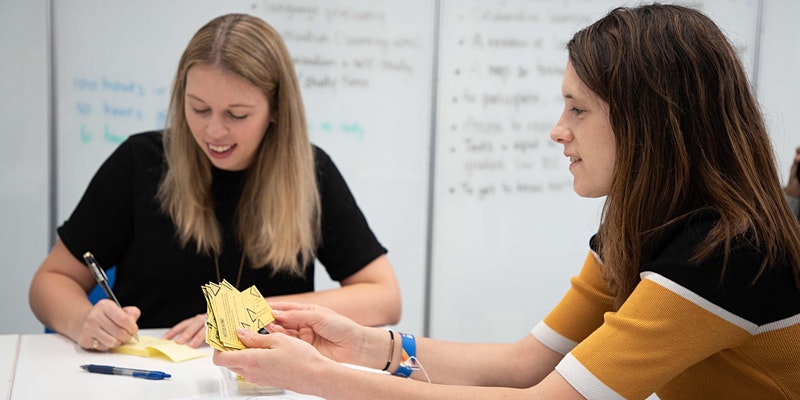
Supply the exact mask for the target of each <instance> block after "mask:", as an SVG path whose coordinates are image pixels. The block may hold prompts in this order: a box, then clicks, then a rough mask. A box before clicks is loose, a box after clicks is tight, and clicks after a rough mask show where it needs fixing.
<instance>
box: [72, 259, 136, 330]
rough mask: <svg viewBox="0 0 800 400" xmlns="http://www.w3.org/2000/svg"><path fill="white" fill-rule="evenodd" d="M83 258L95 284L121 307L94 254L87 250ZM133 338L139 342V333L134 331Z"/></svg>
mask: <svg viewBox="0 0 800 400" xmlns="http://www.w3.org/2000/svg"><path fill="white" fill-rule="evenodd" d="M83 260H84V261H86V265H87V266H88V267H89V271H92V275H94V279H95V280H96V281H97V284H98V285H100V287H102V288H103V291H104V292H106V296H108V298H109V299H111V300H114V303H117V306H119V308H122V304H119V300H117V296H115V295H114V292H112V291H111V287H109V286H108V277H107V276H106V273H105V272H104V271H103V269H102V268H100V264H98V263H97V260H95V258H94V255H93V254H92V253H91V252H89V251H87V252H86V253H84V254H83ZM133 338H134V339H136V342H137V343H138V342H139V335H138V334H136V333H134V334H133Z"/></svg>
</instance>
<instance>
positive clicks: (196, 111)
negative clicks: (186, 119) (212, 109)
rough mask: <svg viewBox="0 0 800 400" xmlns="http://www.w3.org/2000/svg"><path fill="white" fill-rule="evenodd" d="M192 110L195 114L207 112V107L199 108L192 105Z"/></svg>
mask: <svg viewBox="0 0 800 400" xmlns="http://www.w3.org/2000/svg"><path fill="white" fill-rule="evenodd" d="M192 111H194V113H195V114H205V113H207V112H208V109H207V108H204V109H199V108H194V107H192Z"/></svg>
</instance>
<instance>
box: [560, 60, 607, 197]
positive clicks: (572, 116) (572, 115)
mask: <svg viewBox="0 0 800 400" xmlns="http://www.w3.org/2000/svg"><path fill="white" fill-rule="evenodd" d="M561 93H562V95H563V96H564V111H563V112H562V113H561V118H559V119H558V122H557V123H556V126H555V127H554V128H553V130H552V131H551V132H550V139H552V140H553V141H554V142H557V143H560V144H563V145H564V155H565V156H567V157H568V158H569V161H570V163H569V171H570V172H571V173H572V176H573V178H574V180H573V183H572V186H573V188H574V189H575V193H577V194H578V195H579V196H582V197H602V196H605V195H607V194H608V191H609V190H610V189H611V181H612V179H613V174H614V164H615V163H616V159H617V154H616V145H615V139H614V132H612V131H611V124H610V123H609V119H608V103H606V102H605V101H603V100H601V99H600V98H599V97H598V96H597V95H596V94H595V93H594V92H592V91H591V90H590V89H589V88H588V87H587V86H586V85H585V84H584V83H583V82H582V81H581V80H580V79H579V78H578V75H577V73H575V69H574V68H573V67H572V63H567V68H566V71H565V73H564V80H563V81H562V83H561Z"/></svg>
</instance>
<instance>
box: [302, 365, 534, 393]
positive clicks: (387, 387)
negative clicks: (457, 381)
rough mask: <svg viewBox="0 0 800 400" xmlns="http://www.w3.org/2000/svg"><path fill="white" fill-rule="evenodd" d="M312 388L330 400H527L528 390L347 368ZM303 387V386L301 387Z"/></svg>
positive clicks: (334, 370) (336, 369)
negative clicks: (447, 382) (436, 381)
mask: <svg viewBox="0 0 800 400" xmlns="http://www.w3.org/2000/svg"><path fill="white" fill-rule="evenodd" d="M303 389H308V390H309V392H310V393H313V394H316V395H318V396H321V397H323V398H325V399H328V400H338V399H342V400H373V399H384V400H394V399H397V400H405V399H415V400H428V399H430V400H442V399H459V400H469V399H525V398H533V397H530V396H529V393H526V390H520V389H510V388H499V387H467V386H448V385H439V384H430V383H426V382H419V381H413V380H407V379H403V378H398V377H394V376H386V375H380V374H375V373H371V372H365V371H358V370H353V369H350V368H346V367H341V366H336V367H331V369H330V370H329V371H328V373H326V374H325V377H324V378H323V379H320V380H316V381H315V382H314V384H313V387H309V388H303ZM301 390H302V389H301Z"/></svg>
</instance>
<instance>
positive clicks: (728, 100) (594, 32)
mask: <svg viewBox="0 0 800 400" xmlns="http://www.w3.org/2000/svg"><path fill="white" fill-rule="evenodd" d="M567 49H568V51H569V59H570V61H571V63H572V65H573V66H574V68H575V71H576V72H577V75H578V77H579V78H580V79H581V80H582V81H583V82H584V83H585V84H586V85H587V86H588V87H589V88H590V89H591V90H592V91H594V92H595V93H596V94H597V95H598V96H599V97H600V98H601V99H603V100H604V101H605V102H607V103H608V104H609V119H610V122H611V127H612V130H613V131H614V134H615V137H616V147H617V148H616V151H617V161H616V166H615V174H614V181H613V182H612V185H611V188H610V190H609V194H608V196H607V198H606V202H605V205H604V207H603V216H602V221H601V226H600V230H599V237H600V246H601V247H600V254H601V256H602V258H603V262H604V264H605V267H606V268H605V271H606V272H605V273H606V278H607V280H608V281H609V284H610V285H611V289H612V290H613V291H614V293H615V295H616V303H617V306H619V305H620V304H621V303H622V302H623V301H624V300H625V299H626V298H627V297H628V296H629V295H630V293H631V292H632V291H633V288H634V286H635V285H636V284H637V283H638V281H639V275H638V272H639V271H638V268H639V266H641V265H642V264H644V263H646V262H648V261H650V260H652V259H653V258H654V257H655V256H656V255H657V252H658V251H660V250H661V249H662V248H663V243H662V240H663V238H664V234H665V231H666V229H665V228H667V227H669V226H670V224H671V223H673V222H675V221H677V220H679V219H681V218H683V217H685V216H687V215H688V214H690V213H692V212H693V211H696V210H699V209H702V208H710V209H713V210H715V211H716V212H717V213H719V215H720V219H719V221H718V222H717V224H716V226H714V228H713V229H712V230H711V232H710V233H709V235H708V236H707V237H706V238H705V239H704V240H703V242H702V243H700V245H699V246H698V247H697V250H696V252H695V254H693V257H692V260H691V261H693V262H699V261H702V260H704V259H707V258H708V257H710V256H712V255H714V254H719V253H720V252H722V253H723V254H727V250H728V249H730V246H731V245H732V243H733V240H734V239H737V238H747V239H748V240H751V241H752V242H753V243H754V244H755V245H757V246H760V247H761V248H763V249H764V251H765V258H764V262H763V263H762V265H761V266H760V269H759V270H758V272H757V273H756V274H755V275H754V281H755V279H757V278H758V276H760V275H761V274H762V273H763V272H764V270H765V269H766V268H768V267H769V266H770V265H771V264H772V263H774V262H779V261H782V260H787V261H788V262H790V263H792V265H793V266H794V274H795V278H796V279H797V280H798V281H800V278H799V277H800V231H799V229H798V227H800V225H798V223H797V220H796V219H795V217H794V216H793V215H792V213H791V211H790V210H789V207H788V204H787V202H786V199H785V197H784V194H783V191H782V189H781V186H780V180H779V177H778V173H777V169H776V166H775V160H774V157H773V154H772V145H771V142H770V139H769V136H768V134H767V131H766V128H765V125H764V122H763V119H762V116H761V112H760V109H759V106H758V104H757V102H756V100H755V98H754V96H753V94H752V93H751V89H750V85H749V83H748V80H747V77H746V75H745V73H744V69H743V67H742V65H741V63H740V61H739V59H738V57H737V55H736V53H735V51H734V48H733V46H732V45H731V44H730V43H729V42H728V40H727V38H726V37H725V36H724V34H723V33H722V32H721V31H720V29H719V28H718V27H717V26H716V25H715V24H714V22H713V21H712V20H711V19H709V18H708V17H706V16H705V15H703V14H702V13H700V12H698V11H696V10H693V9H690V8H686V7H681V6H673V5H660V4H654V5H648V6H641V7H637V8H617V9H614V10H612V11H611V12H610V13H609V14H608V15H607V16H605V17H603V18H602V19H600V20H599V21H597V22H595V23H594V24H592V25H590V26H589V27H587V28H585V29H583V30H581V31H580V32H578V33H576V34H575V36H574V37H573V38H572V39H571V40H570V42H569V43H568V45H567Z"/></svg>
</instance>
